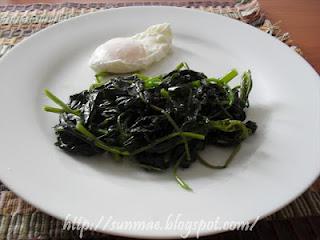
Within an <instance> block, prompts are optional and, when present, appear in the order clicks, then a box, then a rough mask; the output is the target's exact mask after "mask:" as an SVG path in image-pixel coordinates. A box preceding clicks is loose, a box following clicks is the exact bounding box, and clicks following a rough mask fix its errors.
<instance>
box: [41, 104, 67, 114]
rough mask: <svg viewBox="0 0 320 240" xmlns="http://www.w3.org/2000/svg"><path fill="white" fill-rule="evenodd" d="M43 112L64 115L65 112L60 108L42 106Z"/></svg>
mask: <svg viewBox="0 0 320 240" xmlns="http://www.w3.org/2000/svg"><path fill="white" fill-rule="evenodd" d="M43 110H44V111H46V112H52V113H64V112H65V111H64V110H63V109H61V108H55V107H50V106H44V107H43Z"/></svg>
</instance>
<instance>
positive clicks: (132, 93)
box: [44, 63, 257, 190]
mask: <svg viewBox="0 0 320 240" xmlns="http://www.w3.org/2000/svg"><path fill="white" fill-rule="evenodd" d="M237 75H238V72H237V71H236V70H235V69H233V70H232V71H230V72H229V73H227V74H226V75H225V76H224V77H222V78H220V79H217V78H208V77H207V76H206V75H204V74H203V73H200V72H195V71H193V70H190V69H189V67H188V65H187V64H186V63H181V64H179V65H178V66H177V67H176V68H175V70H173V71H172V72H170V73H168V74H165V75H158V76H154V77H150V76H145V75H142V74H133V75H131V76H118V77H112V78H110V79H109V80H106V79H105V77H106V76H107V74H106V73H101V74H98V75H96V79H97V82H96V83H95V84H93V85H92V86H91V87H90V89H89V90H84V91H82V92H80V93H77V94H75V95H72V96H70V101H69V103H68V104H65V103H64V102H63V101H61V100H60V99H59V98H58V97H56V96H55V95H54V94H52V93H51V92H50V91H49V90H45V94H46V95H47V96H48V97H49V98H50V99H51V100H52V101H53V102H54V103H56V104H57V105H58V106H59V107H60V108H56V107H50V106H45V107H44V110H45V111H48V112H53V113H58V114H59V123H58V124H57V125H56V126H55V127H54V129H55V133H56V135H57V142H56V145H57V146H58V147H60V148H61V149H63V150H65V151H67V152H70V153H73V154H81V155H88V156H91V155H96V154H101V153H104V152H109V153H111V154H112V156H113V157H114V158H115V159H119V158H120V157H129V158H130V159H132V160H134V161H135V162H136V163H138V164H139V165H140V166H141V167H142V168H145V169H147V170H154V171H163V170H166V169H168V168H170V167H172V169H173V174H174V176H175V179H176V181H177V182H178V184H179V185H180V186H181V187H183V188H184V189H186V190H191V188H190V187H189V186H188V184H187V183H185V182H184V181H183V180H182V179H181V178H180V177H179V176H178V174H177V171H178V169H179V168H188V167H189V166H190V165H191V164H192V163H193V162H195V161H196V160H199V161H200V162H201V163H203V164H204V165H205V166H207V167H210V168H218V169H219V168H220V169H221V168H225V167H226V166H227V165H228V164H229V163H230V162H231V161H232V159H233V157H234V155H235V154H236V153H237V151H239V148H240V143H241V142H242V141H243V140H245V139H246V138H247V137H249V136H250V135H252V134H253V133H254V132H255V131H256V129H257V125H256V124H255V123H254V122H252V121H246V113H245V109H246V108H247V107H248V106H249V102H248V97H249V94H250V91H251V89H252V79H251V73H250V71H247V72H245V73H244V74H243V75H242V82H241V84H240V86H237V87H234V88H232V87H230V86H229V85H228V84H229V82H230V81H231V80H232V79H233V78H235V77H236V76H237ZM245 121H246V122H245ZM208 144H214V145H220V146H230V147H234V148H235V150H234V151H233V153H232V154H231V156H230V157H229V158H228V160H227V161H226V164H225V165H223V166H214V165H212V164H210V163H208V162H206V161H205V160H204V159H201V157H200V156H199V151H201V150H203V149H204V148H205V146H206V145H208Z"/></svg>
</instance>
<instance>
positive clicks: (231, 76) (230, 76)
mask: <svg viewBox="0 0 320 240" xmlns="http://www.w3.org/2000/svg"><path fill="white" fill-rule="evenodd" d="M236 76H238V71H237V70H236V69H232V70H231V71H230V72H229V73H227V74H226V75H225V76H223V77H222V78H220V80H219V81H218V83H221V84H228V82H230V81H231V80H232V79H234V78H235V77H236Z"/></svg>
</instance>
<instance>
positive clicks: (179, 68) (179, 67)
mask: <svg viewBox="0 0 320 240" xmlns="http://www.w3.org/2000/svg"><path fill="white" fill-rule="evenodd" d="M182 68H184V69H190V68H189V66H188V64H187V63H186V62H181V63H179V64H178V65H177V66H176V68H175V70H176V71H180V70H181V69H182Z"/></svg>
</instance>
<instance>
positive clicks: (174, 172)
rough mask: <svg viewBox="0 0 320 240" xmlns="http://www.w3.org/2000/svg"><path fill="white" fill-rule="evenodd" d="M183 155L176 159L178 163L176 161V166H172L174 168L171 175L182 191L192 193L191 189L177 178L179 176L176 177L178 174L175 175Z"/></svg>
mask: <svg viewBox="0 0 320 240" xmlns="http://www.w3.org/2000/svg"><path fill="white" fill-rule="evenodd" d="M184 155H185V153H183V154H182V155H181V157H180V158H179V159H178V161H177V162H176V164H175V165H174V167H173V175H174V177H175V179H176V181H177V183H178V184H179V185H180V186H181V187H182V188H183V189H185V190H187V191H190V192H192V191H193V190H192V188H191V187H190V186H189V185H188V184H187V183H186V182H185V181H183V180H182V178H181V177H179V175H178V173H177V172H178V167H179V165H180V163H181V161H182V159H183V158H184Z"/></svg>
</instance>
